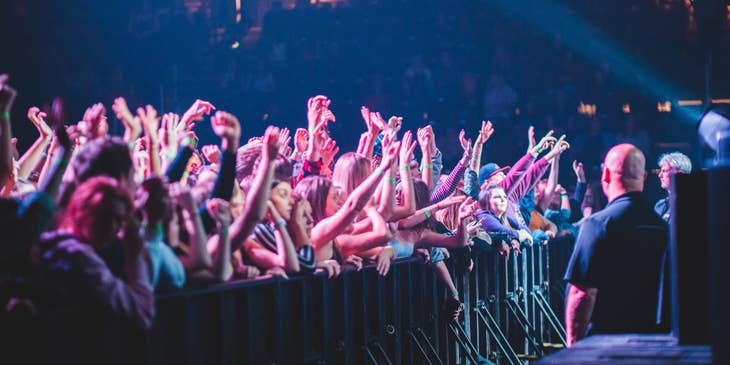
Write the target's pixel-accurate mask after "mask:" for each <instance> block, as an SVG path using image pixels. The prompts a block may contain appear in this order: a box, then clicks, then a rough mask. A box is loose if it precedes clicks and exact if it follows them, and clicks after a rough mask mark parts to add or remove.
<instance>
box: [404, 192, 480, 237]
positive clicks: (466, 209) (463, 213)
mask: <svg viewBox="0 0 730 365" xmlns="http://www.w3.org/2000/svg"><path fill="white" fill-rule="evenodd" d="M477 203H478V202H476V201H474V200H473V199H471V198H467V199H466V200H464V201H463V202H462V203H461V205H460V206H459V226H458V227H457V229H456V232H454V234H451V235H447V234H440V233H436V232H433V231H431V230H430V229H427V230H425V231H424V232H423V235H422V237H421V240H420V242H418V246H426V247H434V246H436V247H447V248H460V247H464V246H466V244H467V241H466V225H467V221H466V218H467V217H469V216H471V215H473V214H474V212H475V211H476V209H477Z"/></svg>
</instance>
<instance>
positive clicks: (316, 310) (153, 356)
mask: <svg viewBox="0 0 730 365" xmlns="http://www.w3.org/2000/svg"><path fill="white" fill-rule="evenodd" d="M551 251H552V252H551ZM569 253H570V250H569V249H567V248H562V249H557V250H556V249H555V248H553V247H550V245H548V244H546V243H544V242H542V243H536V244H535V245H533V246H532V247H523V248H522V253H521V254H520V255H514V254H512V255H510V258H509V259H507V258H504V257H501V256H499V255H496V254H495V253H493V252H491V251H490V250H489V247H485V250H483V251H482V250H479V249H474V250H473V255H472V258H473V260H474V269H473V270H472V271H471V272H469V271H465V270H458V268H455V267H454V265H450V268H451V270H452V277H454V279H455V283H456V285H457V288H458V290H459V292H460V293H461V295H462V296H461V299H462V301H463V302H464V311H463V314H462V316H461V319H460V320H459V321H450V316H449V315H445V314H444V313H443V310H442V304H443V303H444V300H445V299H446V291H445V289H444V286H443V285H442V284H441V283H440V282H438V279H437V277H436V275H435V274H434V273H433V270H431V268H430V267H429V266H427V265H424V264H423V261H422V260H421V259H415V258H411V259H406V260H402V261H397V262H394V263H393V265H392V267H391V270H390V273H388V275H387V276H386V277H381V276H379V275H378V274H377V272H376V271H375V270H374V268H372V267H371V268H367V267H366V268H364V269H363V270H361V271H348V270H345V271H343V272H342V274H341V275H340V277H339V278H337V279H327V278H326V277H325V276H324V275H322V274H316V275H308V276H295V277H292V278H291V279H288V280H280V279H273V278H270V279H262V280H255V281H243V282H234V283H227V284H225V285H220V286H212V287H208V288H205V289H199V290H185V291H181V292H176V293H170V294H164V295H159V296H158V298H157V319H156V323H155V326H154V328H153V330H152V333H151V336H150V346H149V349H150V360H151V362H152V363H155V364H168V363H169V364H229V363H230V364H233V363H245V364H414V363H424V364H456V363H460V364H463V363H479V362H481V361H483V360H484V359H485V358H488V359H490V360H491V361H494V362H496V363H499V364H510V365H517V364H521V363H522V361H524V360H530V359H535V358H539V357H541V356H543V355H545V354H547V353H549V352H551V351H553V350H554V349H556V348H560V347H561V346H562V345H564V341H565V340H564V339H565V332H564V331H565V330H564V329H563V327H562V321H561V318H562V313H561V312H559V311H558V312H557V313H556V311H554V310H553V308H554V307H555V305H552V304H551V303H552V302H551V300H553V301H554V300H555V299H560V298H553V297H555V296H557V295H555V293H559V292H560V290H551V282H550V278H551V277H555V275H556V270H563V268H564V266H563V267H561V268H559V269H557V268H556V264H555V263H556V262H557V263H560V264H559V265H564V264H563V262H565V261H566V260H567V258H565V257H564V256H565V255H569ZM551 261H552V262H551ZM551 270H553V272H551Z"/></svg>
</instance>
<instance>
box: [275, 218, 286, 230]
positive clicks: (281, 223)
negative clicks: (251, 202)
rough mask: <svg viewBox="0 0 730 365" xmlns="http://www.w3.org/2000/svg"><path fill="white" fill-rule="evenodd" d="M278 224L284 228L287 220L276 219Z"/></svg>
mask: <svg viewBox="0 0 730 365" xmlns="http://www.w3.org/2000/svg"><path fill="white" fill-rule="evenodd" d="M276 225H277V226H279V227H281V228H284V227H286V221H285V220H283V219H279V220H278V221H276Z"/></svg>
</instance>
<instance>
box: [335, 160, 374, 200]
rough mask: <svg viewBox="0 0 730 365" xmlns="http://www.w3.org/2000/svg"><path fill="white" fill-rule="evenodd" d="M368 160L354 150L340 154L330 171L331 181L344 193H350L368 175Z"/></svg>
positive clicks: (369, 170) (369, 169)
mask: <svg viewBox="0 0 730 365" xmlns="http://www.w3.org/2000/svg"><path fill="white" fill-rule="evenodd" d="M370 172H371V167H370V160H368V159H367V158H365V157H363V156H361V155H358V154H357V153H354V152H348V153H345V154H344V155H342V156H340V158H338V159H337V163H335V168H334V170H333V172H332V183H333V184H334V185H337V186H339V187H340V188H341V189H342V191H343V192H344V193H345V195H350V193H352V191H353V190H355V188H357V187H358V185H360V184H361V183H362V182H363V181H365V179H367V177H368V176H370Z"/></svg>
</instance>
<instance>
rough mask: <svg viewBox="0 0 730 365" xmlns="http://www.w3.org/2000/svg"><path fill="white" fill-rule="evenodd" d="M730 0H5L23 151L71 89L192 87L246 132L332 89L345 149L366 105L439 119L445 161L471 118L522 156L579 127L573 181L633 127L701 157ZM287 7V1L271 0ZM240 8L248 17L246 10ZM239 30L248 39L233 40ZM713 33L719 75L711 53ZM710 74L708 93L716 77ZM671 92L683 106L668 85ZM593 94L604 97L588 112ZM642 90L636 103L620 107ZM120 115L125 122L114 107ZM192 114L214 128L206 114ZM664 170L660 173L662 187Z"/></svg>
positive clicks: (170, 101) (653, 146)
mask: <svg viewBox="0 0 730 365" xmlns="http://www.w3.org/2000/svg"><path fill="white" fill-rule="evenodd" d="M727 6H728V4H727V1H724V0H723V1H720V0H712V1H697V2H694V3H693V2H689V1H659V0H655V1H624V0H620V1H593V0H575V1H572V0H569V1H561V2H558V1H501V0H496V1H434V0H422V1H398V0H387V1H365V0H360V1H355V0H353V1H342V2H333V3H329V2H328V3H317V4H310V3H309V2H307V1H295V0H292V1H285V2H283V3H278V2H273V1H243V2H242V6H241V9H240V10H236V2H235V0H230V1H229V0H226V1H223V0H168V1H163V0H150V1H138V0H135V1H116V0H113V1H91V0H71V1H62V2H48V1H42V0H10V1H4V2H3V3H2V5H0V8H1V9H2V11H0V44H1V45H2V46H0V72H5V73H9V74H10V75H11V81H12V85H14V86H15V87H16V88H18V89H19V92H20V94H19V97H18V100H17V102H16V107H15V110H14V111H13V122H14V131H13V132H14V135H15V136H17V137H19V140H20V141H19V149H20V151H21V153H22V152H23V151H24V150H25V149H26V148H27V147H28V146H29V145H30V144H31V143H32V142H33V140H34V139H35V137H36V136H35V133H36V132H35V130H34V129H33V127H32V125H31V124H30V123H29V122H26V118H25V111H26V110H27V108H28V107H30V106H32V105H38V106H42V105H43V104H47V103H49V102H50V100H52V98H53V97H55V96H61V97H63V99H64V101H65V104H66V107H67V113H66V114H67V115H66V119H67V121H68V122H69V123H71V122H76V121H78V120H79V119H80V118H81V116H82V114H83V110H84V109H85V108H86V107H87V106H89V105H90V104H92V103H94V102H97V101H101V102H103V103H104V104H105V105H106V106H107V108H108V109H109V106H110V104H111V101H112V100H113V98H114V97H116V96H120V95H121V96H125V97H126V98H127V100H128V102H129V105H130V107H131V108H134V107H136V106H139V105H141V104H142V103H145V104H147V103H149V104H153V105H154V106H155V107H156V108H157V109H158V110H160V111H175V112H178V113H182V112H183V111H184V110H185V109H186V108H187V107H188V106H189V105H190V103H192V101H194V99H195V98H201V99H204V100H209V101H211V102H213V103H214V104H215V105H216V106H217V107H218V108H219V109H224V110H228V111H231V112H233V113H235V114H236V115H237V116H238V117H239V119H240V120H241V121H242V123H243V128H242V129H243V136H244V141H245V140H246V139H248V138H249V137H251V136H254V135H259V134H261V133H262V132H263V129H264V127H265V125H267V124H276V125H279V126H287V127H289V128H290V129H292V128H296V127H303V126H305V125H306V101H307V98H308V97H310V96H313V95H316V94H320V93H321V94H325V95H327V96H329V97H330V98H331V99H332V100H333V105H332V110H333V111H334V113H335V114H336V115H337V122H336V123H335V124H334V125H333V126H332V132H333V135H334V136H335V137H336V138H337V141H338V143H339V145H340V146H341V151H348V150H354V149H355V146H356V144H357V140H358V137H359V134H360V133H361V132H362V131H363V130H364V128H365V127H364V124H363V123H362V120H361V118H360V115H359V110H360V106H361V105H367V106H369V107H370V108H371V109H372V110H375V111H381V112H383V115H384V116H386V118H387V116H390V115H402V116H404V117H405V123H404V125H405V128H407V129H412V130H415V129H416V128H417V127H418V126H422V125H423V124H425V123H431V124H433V125H434V129H435V130H436V132H437V143H438V145H439V148H440V149H441V150H442V151H443V152H444V155H445V158H444V159H445V162H446V164H445V166H446V169H447V170H448V169H449V168H450V167H451V166H453V163H454V162H455V161H456V160H457V159H458V158H459V157H460V154H461V152H460V148H459V145H458V143H457V136H458V131H459V130H460V129H461V128H465V129H466V130H467V131H468V132H469V133H470V134H471V135H472V136H473V138H475V137H476V133H477V130H478V126H479V124H480V122H481V120H482V119H486V118H489V119H491V120H492V121H493V122H494V124H495V127H496V133H495V135H494V136H493V137H492V139H491V140H490V141H489V143H488V145H487V148H486V150H485V153H484V155H486V157H485V158H486V159H487V160H493V161H495V162H498V163H501V164H510V163H512V162H514V161H515V160H516V159H517V158H519V156H520V155H521V154H522V153H524V150H525V148H526V146H527V141H526V130H527V126H529V125H534V126H535V127H536V128H537V134H538V138H539V136H540V135H542V134H544V133H545V132H546V131H547V130H548V129H550V128H555V129H556V130H557V133H558V134H559V133H566V134H567V135H568V139H569V141H571V143H572V148H571V149H570V150H569V151H568V152H567V153H566V154H567V156H566V157H564V158H563V163H562V165H561V170H562V172H563V174H562V175H561V182H562V183H563V184H564V185H566V186H571V185H572V184H573V182H574V178H573V174H572V171H571V169H570V167H569V166H570V163H571V162H572V160H573V159H580V160H581V161H583V162H584V163H585V164H586V167H587V169H588V172H589V175H590V176H592V177H593V178H594V179H595V177H596V174H597V173H598V170H599V168H598V166H599V164H600V161H601V159H602V157H603V153H604V152H605V151H606V149H607V148H608V147H610V146H611V145H613V144H615V143H617V142H621V141H627V142H632V143H634V144H636V145H638V146H639V147H640V148H641V149H642V150H644V152H645V153H646V155H647V157H648V158H647V160H648V163H647V169H651V168H654V167H655V161H656V157H657V156H658V155H659V154H660V153H662V152H666V151H670V150H677V149H678V150H680V151H682V152H685V153H687V154H689V155H690V156H691V157H692V158H693V162H695V165H696V166H699V163H700V158H701V155H700V147H699V146H698V144H697V143H696V134H695V131H694V125H693V124H694V122H695V120H694V119H693V118H695V117H696V116H697V115H698V113H699V111H700V110H701V107H696V108H694V109H688V108H686V107H684V108H683V107H679V106H678V105H677V104H676V101H677V100H679V99H695V100H705V99H706V98H708V96H711V97H713V98H730V87H729V86H730V85H728V80H730V75H729V74H728V73H729V72H730V68H728V67H727V65H729V64H730V62H728V61H730V42H729V35H730V32H728V27H729V24H730V21H728V10H727ZM270 9H273V10H270ZM237 14H240V21H238V22H237V21H236V17H237ZM234 42H238V43H237V44H238V47H234V46H233V45H234ZM709 51H712V66H711V67H710V69H709V70H710V75H711V80H712V82H711V84H710V87H709V88H706V86H707V85H706V71H707V69H706V64H707V60H708V56H707V55H708V52H709ZM708 91H709V94H708ZM663 101H670V102H671V107H672V109H671V112H659V111H658V110H657V103H658V102H663ZM580 103H584V104H592V105H595V106H596V113H595V115H585V114H581V113H579V112H578V106H579V104H580ZM623 104H629V105H630V113H625V112H624V111H623V110H622V106H623ZM108 114H109V117H110V122H111V125H112V128H111V130H112V133H115V134H121V125H120V124H119V122H118V121H116V120H115V118H114V117H113V113H112V112H111V111H110V110H109V112H108ZM201 124H202V125H201V126H200V127H198V128H197V129H196V130H197V132H198V133H199V135H200V137H201V140H202V142H203V143H214V142H215V139H214V138H213V136H212V133H211V132H210V128H209V127H208V125H207V123H201ZM657 187H658V181H657V180H656V178H655V177H650V180H649V183H648V185H647V188H648V190H649V191H650V193H651V194H652V195H653V196H658V195H659V192H658V188H657Z"/></svg>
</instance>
